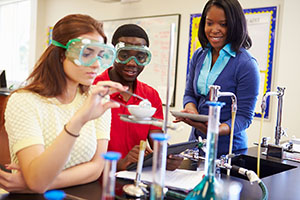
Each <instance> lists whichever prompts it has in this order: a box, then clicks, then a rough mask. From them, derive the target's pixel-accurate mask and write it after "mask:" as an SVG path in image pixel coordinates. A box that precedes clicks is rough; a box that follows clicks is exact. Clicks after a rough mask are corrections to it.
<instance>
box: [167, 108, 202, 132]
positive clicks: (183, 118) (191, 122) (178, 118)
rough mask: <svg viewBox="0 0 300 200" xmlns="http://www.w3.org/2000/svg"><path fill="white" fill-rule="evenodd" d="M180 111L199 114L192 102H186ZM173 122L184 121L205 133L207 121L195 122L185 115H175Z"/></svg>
mask: <svg viewBox="0 0 300 200" xmlns="http://www.w3.org/2000/svg"><path fill="white" fill-rule="evenodd" d="M180 112H184V113H191V114H199V113H198V111H197V108H196V105H195V104H193V103H187V104H186V105H185V108H184V109H183V110H181V111H180ZM173 122H174V123H178V122H184V123H186V124H188V125H190V126H193V127H195V128H196V129H198V130H200V131H201V132H202V133H204V134H206V132H207V122H205V123H203V122H196V121H193V120H191V119H189V118H186V117H176V119H175V120H174V121H173Z"/></svg>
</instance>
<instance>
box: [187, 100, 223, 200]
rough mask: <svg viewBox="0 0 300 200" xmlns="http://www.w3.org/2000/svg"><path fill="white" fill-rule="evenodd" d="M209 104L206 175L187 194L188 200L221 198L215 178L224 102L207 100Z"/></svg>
mask: <svg viewBox="0 0 300 200" xmlns="http://www.w3.org/2000/svg"><path fill="white" fill-rule="evenodd" d="M206 104H208V105H209V114H208V126H207V143H206V148H207V150H206V155H205V164H204V165H205V167H204V172H205V176H204V178H203V179H202V180H201V182H200V183H199V184H198V185H196V187H195V188H194V189H193V190H192V191H191V192H190V193H189V194H188V195H187V197H186V198H185V199H186V200H190V199H197V200H200V199H209V200H215V199H220V198H219V197H218V195H217V194H216V189H217V188H218V187H219V186H218V183H217V180H216V178H215V172H216V158H217V149H218V135H219V119H220V110H221V107H222V106H223V105H224V103H221V102H207V103H206Z"/></svg>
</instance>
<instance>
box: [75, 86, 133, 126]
mask: <svg viewBox="0 0 300 200" xmlns="http://www.w3.org/2000/svg"><path fill="white" fill-rule="evenodd" d="M127 89H128V87H127V86H123V85H121V84H120V83H117V82H113V81H99V82H98V83H97V85H96V86H95V87H94V88H93V89H92V92H91V93H90V95H89V97H88V98H87V100H86V101H85V103H84V105H83V106H82V107H81V108H80V109H79V110H78V112H77V113H76V117H77V119H79V121H80V122H81V124H82V125H83V124H85V123H86V122H88V121H90V120H94V119H96V118H98V117H100V116H101V115H102V114H103V113H104V112H105V111H106V110H107V109H109V108H116V107H119V106H120V105H119V104H117V103H114V102H111V101H109V96H108V95H110V94H112V93H115V92H117V91H126V90H127ZM105 99H107V100H106V101H105Z"/></svg>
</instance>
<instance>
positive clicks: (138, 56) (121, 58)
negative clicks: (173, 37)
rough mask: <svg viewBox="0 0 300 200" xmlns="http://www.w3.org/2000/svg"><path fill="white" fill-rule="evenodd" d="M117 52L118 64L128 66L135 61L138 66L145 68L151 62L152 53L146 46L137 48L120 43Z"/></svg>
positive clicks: (117, 45)
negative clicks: (131, 61)
mask: <svg viewBox="0 0 300 200" xmlns="http://www.w3.org/2000/svg"><path fill="white" fill-rule="evenodd" d="M115 49H116V51H117V57H116V62H118V63H121V64H127V63H128V62H129V61H130V60H132V59H133V60H134V61H135V63H136V64H137V65H141V66H145V65H147V64H149V62H150V61H151V52H150V51H149V48H148V47H146V46H135V45H129V44H125V43H124V42H119V43H118V44H116V47H115Z"/></svg>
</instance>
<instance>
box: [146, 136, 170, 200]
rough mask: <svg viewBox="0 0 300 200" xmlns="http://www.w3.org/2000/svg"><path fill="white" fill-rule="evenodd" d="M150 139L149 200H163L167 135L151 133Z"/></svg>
mask: <svg viewBox="0 0 300 200" xmlns="http://www.w3.org/2000/svg"><path fill="white" fill-rule="evenodd" d="M151 138H152V139H153V140H154V148H153V149H154V152H153V161H152V174H153V183H152V185H151V192H150V199H151V200H163V199H164V192H163V188H164V186H165V172H166V161H167V141H168V139H169V135H167V134H163V133H152V134H151Z"/></svg>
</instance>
